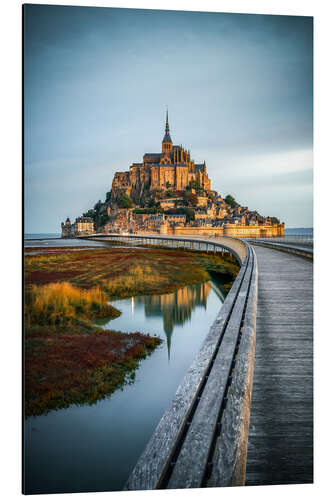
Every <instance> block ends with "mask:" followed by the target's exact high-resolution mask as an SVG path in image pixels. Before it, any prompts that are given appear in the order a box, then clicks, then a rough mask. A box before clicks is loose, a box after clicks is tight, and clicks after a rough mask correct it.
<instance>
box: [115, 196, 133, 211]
mask: <svg viewBox="0 0 333 500" xmlns="http://www.w3.org/2000/svg"><path fill="white" fill-rule="evenodd" d="M117 205H118V207H119V208H131V207H132V201H131V199H130V198H129V197H128V196H127V194H125V193H121V194H120V195H119V197H118V200H117Z"/></svg>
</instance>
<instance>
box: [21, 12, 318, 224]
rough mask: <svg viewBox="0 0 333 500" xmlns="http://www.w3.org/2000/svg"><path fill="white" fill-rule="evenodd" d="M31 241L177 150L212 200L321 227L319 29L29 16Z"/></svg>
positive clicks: (175, 16)
mask: <svg viewBox="0 0 333 500" xmlns="http://www.w3.org/2000/svg"><path fill="white" fill-rule="evenodd" d="M24 27H25V53H24V56H25V83H24V90H25V104H24V110H25V123H24V126H25V158H24V162H25V188H26V189H25V193H26V197H25V202H26V203H25V215H26V228H25V230H26V232H59V228H60V223H61V221H62V220H65V218H66V217H67V216H69V217H71V218H74V217H76V216H78V215H80V214H82V212H84V211H86V210H87V209H89V208H91V207H92V206H93V205H94V203H95V202H96V201H98V200H99V199H102V200H103V199H104V197H105V193H106V191H108V190H109V189H110V186H111V183H112V179H113V174H114V172H116V171H122V170H127V169H128V167H129V165H130V164H131V163H132V162H133V161H134V162H136V161H141V160H142V156H143V154H144V153H145V152H158V151H160V147H161V140H162V137H163V132H164V120H165V107H166V105H167V104H168V106H169V122H170V129H171V137H172V139H173V141H174V142H175V143H177V144H183V146H185V147H186V148H188V149H190V150H191V154H192V157H194V159H195V160H196V161H197V162H203V160H206V163H207V168H208V173H209V176H210V178H211V180H212V187H213V189H216V190H217V191H219V192H220V193H221V194H222V195H224V196H225V195H226V194H228V193H230V194H232V195H233V196H235V198H236V199H237V201H239V202H240V203H241V204H243V205H246V206H248V207H249V208H250V209H256V210H258V211H259V212H260V213H262V214H263V215H271V216H272V215H275V216H277V217H279V218H280V219H281V221H284V222H285V223H286V225H287V227H310V226H312V224H313V222H312V196H313V195H312V163H313V159H312V147H313V141H312V133H313V123H312V121H313V112H312V94H313V87H312V71H313V65H312V58H313V51H312V28H313V27H312V18H310V17H290V16H268V15H245V14H221V13H207V12H203V13H200V12H175V11H158V10H157V11H152V10H149V11H148V10H136V9H114V8H93V7H60V6H45V5H27V6H26V7H25V20H24Z"/></svg>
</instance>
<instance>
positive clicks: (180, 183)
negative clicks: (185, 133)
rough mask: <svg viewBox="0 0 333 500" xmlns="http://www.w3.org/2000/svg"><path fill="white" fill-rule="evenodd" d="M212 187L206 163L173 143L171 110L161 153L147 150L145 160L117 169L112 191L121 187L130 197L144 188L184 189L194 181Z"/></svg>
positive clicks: (202, 186)
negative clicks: (127, 170)
mask: <svg viewBox="0 0 333 500" xmlns="http://www.w3.org/2000/svg"><path fill="white" fill-rule="evenodd" d="M194 183H195V185H197V186H199V187H201V188H203V189H204V190H206V191H210V180H209V178H208V175H207V170H206V163H205V162H204V163H199V164H197V163H194V160H192V158H191V154H190V152H189V151H188V150H185V149H184V148H183V147H182V146H176V145H174V144H173V143H172V139H171V136H170V129H169V120H168V112H167V116H166V125H165V134H164V138H163V141H162V152H161V153H146V154H145V155H144V156H143V160H142V163H133V164H132V165H131V166H130V169H129V172H116V174H115V176H114V179H113V183H112V192H113V193H114V194H116V193H117V191H118V190H120V191H123V192H125V193H126V194H127V195H128V196H131V197H133V196H134V197H135V196H136V197H140V195H142V193H143V192H144V190H145V189H147V188H148V190H149V191H150V192H154V191H160V190H162V191H163V190H164V191H166V190H173V191H183V190H184V189H186V187H187V186H189V185H191V184H194Z"/></svg>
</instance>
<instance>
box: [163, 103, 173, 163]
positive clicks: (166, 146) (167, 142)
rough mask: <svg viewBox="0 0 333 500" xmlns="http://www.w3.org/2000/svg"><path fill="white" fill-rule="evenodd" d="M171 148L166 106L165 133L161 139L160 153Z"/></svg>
mask: <svg viewBox="0 0 333 500" xmlns="http://www.w3.org/2000/svg"><path fill="white" fill-rule="evenodd" d="M171 150H172V140H171V136H170V127H169V113H168V107H167V110H166V119H165V134H164V137H163V141H162V153H169V152H170V151H171Z"/></svg>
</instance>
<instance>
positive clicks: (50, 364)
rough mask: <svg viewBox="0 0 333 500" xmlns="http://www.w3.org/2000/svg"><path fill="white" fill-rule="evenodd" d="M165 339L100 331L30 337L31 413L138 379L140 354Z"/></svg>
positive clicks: (92, 397)
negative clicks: (135, 372) (135, 373)
mask: <svg viewBox="0 0 333 500" xmlns="http://www.w3.org/2000/svg"><path fill="white" fill-rule="evenodd" d="M160 342H161V341H160V339H158V338H152V337H149V336H148V335H142V334H140V333H131V334H124V333H120V332H110V331H97V332H94V333H89V334H87V335H82V334H81V335H80V334H79V335H73V334H72V335H64V334H60V335H54V334H51V335H50V334H49V333H48V332H47V330H45V331H38V332H35V333H34V332H31V333H30V335H29V337H27V338H26V352H25V373H26V376H25V413H26V415H38V414H41V413H44V412H46V411H48V410H50V409H56V408H64V407H67V406H69V405H70V404H73V403H76V404H82V403H85V402H89V403H94V402H96V401H97V400H98V399H101V398H103V397H105V395H106V394H111V393H112V392H113V391H114V390H115V389H117V388H118V387H121V386H122V385H123V384H124V383H126V382H130V381H131V380H133V379H134V370H135V369H136V368H137V366H138V360H139V359H141V358H144V357H146V354H147V353H150V352H151V351H152V350H153V349H154V348H155V347H156V346H157V345H158V344H159V343H160Z"/></svg>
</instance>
